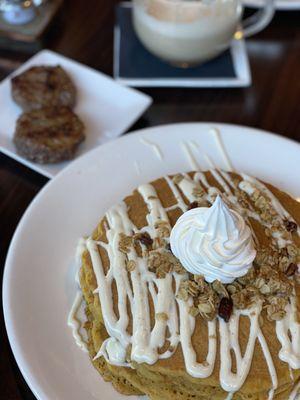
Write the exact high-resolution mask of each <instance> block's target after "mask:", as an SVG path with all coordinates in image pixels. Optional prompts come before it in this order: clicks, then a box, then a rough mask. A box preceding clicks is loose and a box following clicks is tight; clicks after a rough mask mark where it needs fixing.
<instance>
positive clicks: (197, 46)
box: [133, 0, 273, 66]
mask: <svg viewBox="0 0 300 400" xmlns="http://www.w3.org/2000/svg"><path fill="white" fill-rule="evenodd" d="M272 1H273V0H267V2H270V3H272ZM133 4H134V7H133V24H134V28H135V31H136V34H137V36H138V37H139V39H140V40H141V42H142V43H143V45H144V46H145V47H146V48H147V49H148V50H149V51H150V52H151V53H153V54H154V55H156V56H158V57H159V58H162V59H163V60H166V61H168V62H170V63H173V64H177V65H183V66H185V65H193V64H198V63H201V62H204V61H207V60H209V59H211V58H213V57H215V56H216V55H218V54H219V53H221V52H222V51H224V50H225V49H226V48H228V47H229V45H230V42H231V40H232V38H233V36H234V35H235V33H236V32H237V29H238V26H239V23H240V21H241V17H242V11H243V7H242V4H241V0H133ZM266 13H267V14H268V15H266ZM263 16H264V17H265V20H263ZM272 16H273V9H272V7H270V6H269V7H267V6H266V11H265V13H262V16H260V18H259V20H257V21H255V22H254V24H252V25H251V26H249V27H248V28H246V30H247V29H248V30H249V28H250V29H252V31H253V30H255V29H256V31H255V32H251V34H253V33H256V32H257V31H258V30H257V29H258V28H259V30H261V29H262V28H263V27H264V26H266V23H268V22H269V21H270V19H271V18H272ZM266 17H268V18H267V19H268V21H267V20H266ZM252 20H253V18H252ZM262 24H263V26H262ZM258 25H260V26H258ZM254 28H255V29H254ZM240 36H242V35H240Z"/></svg>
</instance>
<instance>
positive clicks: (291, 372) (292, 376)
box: [289, 366, 295, 382]
mask: <svg viewBox="0 0 300 400" xmlns="http://www.w3.org/2000/svg"><path fill="white" fill-rule="evenodd" d="M289 372H290V378H291V381H293V382H294V380H295V378H294V374H293V369H292V368H291V367H290V366H289Z"/></svg>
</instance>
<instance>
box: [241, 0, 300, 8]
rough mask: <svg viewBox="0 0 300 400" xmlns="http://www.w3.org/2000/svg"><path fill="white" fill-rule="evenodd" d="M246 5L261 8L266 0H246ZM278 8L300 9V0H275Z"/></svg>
mask: <svg viewBox="0 0 300 400" xmlns="http://www.w3.org/2000/svg"><path fill="white" fill-rule="evenodd" d="M243 3H244V5H245V6H246V7H254V8H260V7H262V6H263V5H264V0H244V1H243ZM275 8H276V10H286V11H288V10H300V0H275Z"/></svg>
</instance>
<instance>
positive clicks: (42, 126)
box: [14, 107, 85, 164]
mask: <svg viewBox="0 0 300 400" xmlns="http://www.w3.org/2000/svg"><path fill="white" fill-rule="evenodd" d="M83 132H84V125H83V123H82V122H81V121H80V119H79V118H78V117H77V115H76V114H74V113H73V112H72V111H71V110H70V109H69V108H67V107H51V108H42V109H40V110H33V111H29V112H25V113H23V114H22V115H21V116H20V117H19V118H18V120H17V124H16V131H15V135H14V143H15V145H16V148H17V152H18V153H19V154H20V155H21V156H23V157H25V158H26V159H28V160H30V161H34V162H38V163H40V164H46V163H56V162H59V161H63V160H69V159H71V158H72V157H73V156H74V154H75V151H76V149H77V147H78V146H79V144H80V143H81V142H82V141H83V140H84V138H85V135H84V133H83Z"/></svg>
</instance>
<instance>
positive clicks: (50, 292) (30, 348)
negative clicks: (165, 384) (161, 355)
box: [3, 123, 300, 400]
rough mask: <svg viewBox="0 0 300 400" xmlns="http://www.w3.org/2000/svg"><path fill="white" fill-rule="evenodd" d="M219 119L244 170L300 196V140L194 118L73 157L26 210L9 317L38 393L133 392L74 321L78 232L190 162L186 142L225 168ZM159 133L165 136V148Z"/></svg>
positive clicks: (78, 397)
mask: <svg viewBox="0 0 300 400" xmlns="http://www.w3.org/2000/svg"><path fill="white" fill-rule="evenodd" d="M212 126H217V127H219V129H220V132H221V136H222V138H223V141H224V145H225V147H226V149H227V152H228V154H229V156H230V158H231V160H232V162H233V165H234V167H235V168H236V169H237V170H242V171H244V172H247V173H249V174H252V175H255V176H257V177H259V178H262V179H265V180H266V181H269V182H272V183H274V184H275V185H277V186H279V187H281V188H283V189H285V190H287V191H288V192H290V193H292V194H293V195H294V196H296V197H299V196H300V186H299V179H298V178H299V176H300V145H298V144H297V143H295V142H293V141H290V140H287V139H284V138H281V137H279V136H276V135H272V134H268V133H266V132H262V131H258V130H255V129H252V128H247V127H239V126H233V125H225V124H224V125H223V124H211V123H203V124H196V123H195V124H177V125H167V126H161V127H156V128H150V129H145V130H143V131H139V132H136V133H135V134H131V135H127V136H125V137H122V138H121V139H118V140H116V141H114V142H110V143H108V144H105V145H103V146H100V147H98V148H97V149H95V150H93V151H92V152H90V153H88V154H86V155H85V156H83V157H81V158H79V159H78V160H76V161H75V162H73V163H72V164H71V165H70V166H69V167H68V168H66V169H65V170H64V171H62V173H60V174H59V175H58V176H57V177H56V178H54V179H53V180H52V181H50V182H49V183H48V184H47V185H46V186H45V187H44V188H43V190H41V192H40V193H39V195H38V196H37V197H36V198H35V199H34V200H33V202H32V204H31V205H30V207H29V208H28V209H27V211H26V212H25V214H24V216H23V218H22V220H21V222H20V224H19V226H18V228H17V230H16V232H15V235H14V238H13V240H12V243H11V246H10V249H9V252H8V256H7V260H6V265H5V272H4V287H3V303H4V316H5V322H6V327H7V331H8V335H9V339H10V343H11V346H12V349H13V352H14V355H15V358H16V360H17V362H18V364H19V367H20V369H21V371H22V373H23V375H24V377H25V379H26V381H27V383H28V384H29V386H30V387H31V389H32V391H33V392H34V394H35V395H36V397H37V398H38V399H42V400H54V399H55V400H66V399H72V400H82V399H84V400H92V399H98V400H99V399H101V400H122V399H123V400H124V399H125V397H124V396H121V395H119V394H118V393H117V392H115V391H114V389H113V388H112V387H111V385H110V384H106V383H104V382H103V380H102V378H101V377H100V376H98V374H97V372H96V371H95V370H94V368H93V367H92V365H91V364H90V361H89V359H88V356H87V354H86V353H83V352H81V350H80V349H79V348H78V347H77V346H76V345H75V343H74V340H73V338H72V334H71V331H70V329H69V328H68V327H67V322H66V321H67V316H68V312H69V310H70V306H71V303H72V300H73V297H74V294H75V282H74V275H75V271H74V270H75V267H74V262H73V259H74V252H75V247H76V243H77V239H78V238H79V237H81V236H83V235H88V234H89V233H91V231H92V230H93V228H94V227H95V226H96V224H97V222H98V221H99V219H100V217H101V216H102V215H103V214H104V212H105V210H106V209H107V208H108V207H109V206H110V205H112V204H113V203H115V202H118V201H119V200H120V199H122V198H123V197H124V196H125V195H127V194H129V193H130V192H131V190H132V189H134V188H135V187H136V186H137V185H139V184H140V183H143V182H146V181H149V180H152V179H154V178H157V177H159V176H162V175H164V174H168V173H176V172H180V171H188V170H191V167H190V165H189V161H188V157H187V156H186V153H185V151H184V149H183V146H182V143H183V142H185V143H188V144H191V142H189V141H191V140H192V141H193V142H194V144H195V143H198V145H199V146H200V148H201V150H202V151H200V150H199V148H198V150H197V148H196V147H195V146H191V148H193V151H194V153H193V154H194V157H195V158H196V159H197V161H198V163H199V165H200V166H201V167H202V168H207V164H206V161H205V157H204V155H203V152H205V153H207V154H209V156H210V157H211V158H212V159H213V160H214V162H215V164H216V165H217V166H218V167H221V168H225V167H226V165H225V164H224V159H223V157H222V154H221V153H220V152H219V151H218V147H217V146H216V142H215V140H214V136H213V135H212V133H211V130H210V128H211V127H212ZM142 138H144V139H142ZM145 139H146V141H147V140H148V141H149V142H148V144H145ZM150 142H151V143H152V144H157V145H158V146H159V150H160V151H161V153H162V157H160V154H159V152H158V149H157V148H155V147H154V146H151V145H150V144H149V143H150ZM130 399H131V400H133V398H132V397H131V398H130Z"/></svg>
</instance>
